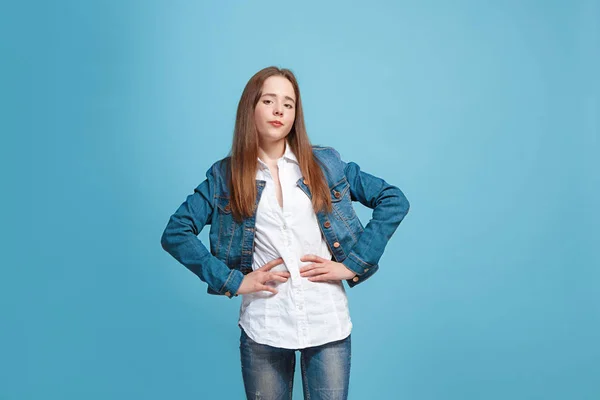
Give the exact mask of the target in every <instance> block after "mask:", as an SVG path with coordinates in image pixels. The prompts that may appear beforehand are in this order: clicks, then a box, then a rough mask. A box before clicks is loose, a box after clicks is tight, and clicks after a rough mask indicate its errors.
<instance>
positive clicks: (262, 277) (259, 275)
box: [236, 257, 290, 294]
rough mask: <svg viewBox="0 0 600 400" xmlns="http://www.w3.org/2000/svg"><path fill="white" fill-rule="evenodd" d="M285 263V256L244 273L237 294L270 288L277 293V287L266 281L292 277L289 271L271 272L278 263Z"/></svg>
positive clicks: (280, 280)
mask: <svg viewBox="0 0 600 400" xmlns="http://www.w3.org/2000/svg"><path fill="white" fill-rule="evenodd" d="M280 264H283V258H281V257H279V258H277V259H275V260H273V261H269V262H268V263H266V264H265V265H263V266H262V267H260V268H259V269H257V270H255V271H252V272H250V273H248V274H247V275H244V279H243V280H242V284H241V285H240V287H239V289H238V291H237V293H236V294H248V293H253V292H260V291H261V290H268V291H269V292H271V293H273V294H275V293H277V289H275V288H274V287H271V286H268V285H266V284H265V283H266V282H269V281H278V282H285V281H287V279H288V278H289V277H290V273H289V271H275V272H271V269H272V268H273V267H275V266H277V265H280Z"/></svg>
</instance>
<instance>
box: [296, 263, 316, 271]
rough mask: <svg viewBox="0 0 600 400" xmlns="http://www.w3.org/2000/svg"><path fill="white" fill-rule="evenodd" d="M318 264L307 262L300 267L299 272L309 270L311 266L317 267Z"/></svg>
mask: <svg viewBox="0 0 600 400" xmlns="http://www.w3.org/2000/svg"><path fill="white" fill-rule="evenodd" d="M318 266H319V264H315V263H312V264H307V265H305V266H304V267H302V268H300V273H303V272H306V271H310V270H311V269H313V268H317V267H318Z"/></svg>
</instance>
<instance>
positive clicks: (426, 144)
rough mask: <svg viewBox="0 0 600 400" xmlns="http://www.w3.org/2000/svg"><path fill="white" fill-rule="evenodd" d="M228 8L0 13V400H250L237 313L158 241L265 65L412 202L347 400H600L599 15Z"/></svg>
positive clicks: (356, 297)
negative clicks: (294, 84)
mask: <svg viewBox="0 0 600 400" xmlns="http://www.w3.org/2000/svg"><path fill="white" fill-rule="evenodd" d="M226 4H227V5H225V2H223V3H219V2H217V1H212V2H207V1H204V2H192V1H169V2H167V1H162V2H159V1H125V2H124V1H95V2H93V1H54V2H49V1H48V2H44V1H37V2H36V1H23V2H19V3H18V4H17V2H12V3H9V2H3V3H2V6H1V9H0V37H1V39H0V46H1V47H0V52H1V62H0V67H1V72H2V73H1V74H0V93H1V97H0V98H1V104H0V124H1V125H0V130H1V131H2V145H1V150H0V152H1V153H0V156H1V162H2V168H1V174H2V175H1V179H2V187H3V189H2V200H1V201H2V207H1V212H2V225H3V229H2V239H1V243H2V258H1V265H2V271H1V272H2V277H1V279H0V317H1V321H2V322H1V328H0V359H1V362H0V399H3V400H4V399H7V400H13V399H15V400H16V399H19V400H21V399H63V400H66V399H88V400H93V399H214V398H230V399H241V398H243V383H242V378H241V369H240V361H239V348H238V346H239V333H240V332H239V328H238V327H237V325H236V322H237V317H238V310H239V303H240V299H239V298H235V299H234V300H230V299H227V298H225V297H222V296H219V297H217V296H209V295H207V294H206V285H205V284H204V283H202V282H201V281H200V280H198V279H197V278H196V277H195V276H194V275H193V274H192V273H191V272H189V271H188V270H187V269H185V267H183V266H182V265H181V264H178V263H177V261H176V260H175V259H173V258H172V257H171V256H170V255H169V254H167V253H166V252H164V251H163V250H162V248H161V247H160V243H159V242H160V235H161V233H162V230H163V229H164V227H165V225H166V223H167V220H168V217H169V216H170V215H171V214H172V213H173V212H174V211H175V210H176V208H177V207H178V206H179V204H181V202H183V201H184V200H185V197H186V196H187V195H188V194H190V193H191V192H192V190H193V189H194V188H195V187H196V186H197V185H198V184H199V183H200V182H201V181H202V180H203V179H204V172H205V171H206V169H208V167H209V166H210V165H211V164H212V163H213V162H214V161H216V160H217V159H219V158H221V157H224V156H225V155H226V154H227V152H228V150H229V146H230V143H231V137H232V132H233V124H234V119H235V110H236V106H237V102H238V100H239V97H240V95H241V92H242V90H243V88H244V85H245V84H246V82H247V80H248V79H249V78H250V77H251V76H252V75H253V74H254V73H255V72H256V71H258V70H259V69H261V68H263V67H266V66H268V65H278V66H282V67H288V68H291V69H292V70H293V71H294V72H295V73H296V75H297V77H298V80H299V83H300V87H301V94H302V97H303V100H304V107H305V114H306V123H307V128H308V131H309V135H310V137H311V140H312V142H313V143H314V144H321V145H329V146H334V147H335V148H337V149H338V150H339V151H340V153H341V155H342V157H343V158H344V159H345V160H348V161H355V162H357V163H358V164H359V165H360V166H361V167H362V168H363V169H364V170H365V171H367V172H370V173H372V174H374V175H378V176H381V177H383V178H384V179H386V180H387V181H388V182H390V183H393V184H395V185H397V186H399V187H400V188H401V189H402V190H403V191H404V192H405V194H406V195H407V197H408V198H409V200H410V202H411V211H410V213H409V214H408V216H407V217H406V219H405V220H404V221H403V223H402V224H401V225H400V227H399V229H398V231H397V233H396V234H395V235H394V237H393V238H392V239H391V241H390V242H389V244H388V248H387V249H386V253H385V254H384V256H383V258H382V260H381V264H380V265H381V269H380V271H379V272H378V273H377V274H376V275H375V276H374V277H373V278H372V279H370V280H369V281H368V282H365V283H364V284H361V285H359V286H357V287H355V288H353V289H348V295H349V299H350V307H351V315H352V319H353V323H354V330H353V350H352V352H353V356H352V371H351V382H350V398H351V399H412V400H454V399H456V400H466V399H477V400H479V399H502V400H505V399H511V400H514V399H528V400H529V399H544V400H549V399H577V400H584V399H598V398H600V347H599V344H598V337H599V335H600V299H599V286H600V273H599V266H600V259H599V256H598V243H599V236H600V235H599V232H598V230H599V228H598V227H599V226H600V217H599V212H598V204H599V203H600V190H599V188H600V185H599V184H600V175H599V173H598V171H600V168H599V167H600V166H599V161H598V154H599V150H600V148H599V144H598V137H599V114H600V112H599V108H600V104H599V94H600V87H599V86H600V85H599V80H598V71H600V57H599V49H600V4H599V2H598V1H592V0H588V1H584V0H581V1H566V0H565V1H548V0H546V1H541V0H540V1H505V2H490V1H479V2H478V1H466V0H461V1H454V2H446V1H441V0H439V1H435V0H430V1H398V2H382V1H370V2H367V3H366V4H365V3H360V4H357V5H353V6H351V5H349V4H347V3H346V2H341V1H339V2H333V1H332V2H278V3H272V2H261V1H255V2H241V1H239V2H233V1H231V2H227V3H226ZM594 71H595V72H594ZM357 209H358V212H359V216H360V217H361V219H363V221H364V222H365V223H366V221H368V219H369V217H370V212H369V211H370V210H368V209H366V208H364V207H362V206H360V205H357ZM207 231H208V229H205V230H204V231H203V232H202V233H201V235H200V238H201V239H203V240H206V239H207ZM294 386H295V387H294V394H295V396H294V397H295V398H298V399H299V398H301V381H300V373H299V368H298V367H297V370H296V380H295V385H294Z"/></svg>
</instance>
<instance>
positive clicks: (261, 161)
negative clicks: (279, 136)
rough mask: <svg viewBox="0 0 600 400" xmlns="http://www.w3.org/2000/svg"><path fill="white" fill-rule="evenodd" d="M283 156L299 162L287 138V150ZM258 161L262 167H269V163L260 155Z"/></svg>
mask: <svg viewBox="0 0 600 400" xmlns="http://www.w3.org/2000/svg"><path fill="white" fill-rule="evenodd" d="M282 157H283V158H285V159H287V160H289V161H293V162H295V163H296V164H298V159H297V158H296V155H295V154H294V152H293V151H292V148H291V147H290V143H289V142H288V141H287V139H286V141H285V151H284V152H283V156H282ZM258 163H259V166H260V167H261V168H269V167H268V165H267V164H266V163H265V162H264V161H263V160H261V159H260V157H258Z"/></svg>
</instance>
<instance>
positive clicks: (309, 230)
mask: <svg viewBox="0 0 600 400" xmlns="http://www.w3.org/2000/svg"><path fill="white" fill-rule="evenodd" d="M258 161H259V169H258V171H257V173H256V179H260V180H264V181H266V184H265V187H264V189H263V192H262V196H261V198H260V201H259V203H258V209H257V213H256V232H255V237H254V244H255V248H254V261H253V265H252V269H253V270H256V269H258V268H260V267H262V266H263V265H265V264H267V263H268V262H269V261H272V260H274V259H276V258H279V257H281V258H283V260H284V264H281V265H278V266H276V267H274V268H273V269H272V270H271V271H289V272H290V274H291V276H290V278H288V280H287V281H286V282H279V281H273V282H267V284H268V285H272V286H274V287H275V288H277V290H278V293H277V294H273V293H271V292H268V291H266V290H263V291H260V292H254V293H249V294H244V295H242V304H241V307H240V316H239V321H238V324H239V326H241V327H242V328H243V329H244V331H245V332H246V334H247V335H248V336H249V337H250V338H251V339H252V340H254V341H255V342H258V343H262V344H266V345H270V346H275V347H281V348H286V349H302V348H306V347H312V346H318V345H321V344H325V343H329V342H332V341H335V340H340V339H344V338H346V337H347V336H348V335H349V334H350V332H351V330H352V322H351V320H350V313H349V309H348V299H347V297H346V291H345V289H344V286H343V284H342V281H331V282H311V281H309V280H308V277H302V276H300V268H301V267H302V266H304V265H308V264H311V262H308V261H307V262H304V261H300V258H301V257H302V256H304V255H306V254H316V255H318V256H320V257H323V258H325V259H327V260H330V259H331V252H330V251H329V248H328V247H327V243H326V242H325V239H324V238H323V236H322V234H321V230H320V229H319V225H318V222H317V218H316V215H315V213H314V211H313V207H312V203H311V200H310V198H309V197H308V195H307V194H306V193H304V192H303V191H302V189H301V188H300V187H299V186H298V185H297V181H298V180H299V179H300V178H301V177H302V173H301V171H300V166H299V165H298V160H297V159H296V156H295V155H294V154H293V152H292V150H291V148H290V146H289V145H288V143H286V149H285V153H284V154H283V157H281V158H280V159H278V160H277V166H278V169H279V171H278V173H279V181H280V184H281V190H282V197H283V209H282V208H281V207H280V206H279V203H278V202H277V197H276V195H275V183H274V180H273V176H272V175H271V172H270V170H269V167H268V166H267V164H265V163H264V162H263V161H262V160H261V159H260V158H259V159H258Z"/></svg>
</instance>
